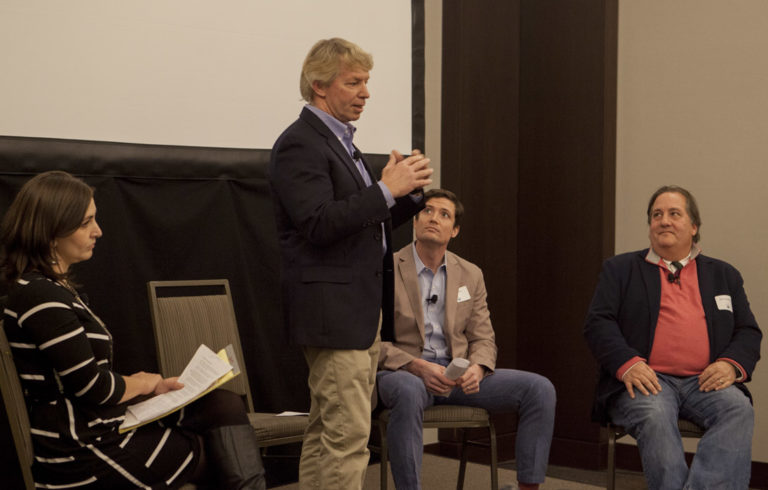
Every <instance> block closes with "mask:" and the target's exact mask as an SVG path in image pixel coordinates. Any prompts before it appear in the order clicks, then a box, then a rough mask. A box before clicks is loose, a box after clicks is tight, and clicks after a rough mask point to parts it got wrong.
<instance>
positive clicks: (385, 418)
mask: <svg viewBox="0 0 768 490" xmlns="http://www.w3.org/2000/svg"><path fill="white" fill-rule="evenodd" d="M389 416H390V410H388V409H383V410H381V411H380V412H379V413H378V416H376V417H374V418H373V421H372V422H373V426H374V427H378V428H379V437H380V440H381V446H380V447H375V446H371V450H372V451H374V452H378V453H380V455H381V484H380V488H381V490H386V489H387V473H388V465H389V454H388V450H389V449H388V446H387V423H388V422H389ZM423 425H424V428H425V429H471V428H476V427H487V428H488V435H489V436H490V446H491V490H498V488H499V477H498V468H497V466H498V459H497V452H496V429H495V428H494V426H493V421H491V418H490V416H489V415H488V412H487V411H486V410H485V409H482V408H476V407H464V406H460V405H436V406H432V407H429V408H427V409H426V410H424V424H423ZM470 445H479V446H484V445H485V444H480V443H477V442H474V441H470V440H468V439H467V432H466V430H463V431H462V442H461V460H460V462H459V478H458V481H457V483H456V488H457V489H458V490H462V489H463V488H464V475H465V473H466V468H467V446H470Z"/></svg>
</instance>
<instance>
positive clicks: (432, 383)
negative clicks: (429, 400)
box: [405, 359, 456, 395]
mask: <svg viewBox="0 0 768 490" xmlns="http://www.w3.org/2000/svg"><path fill="white" fill-rule="evenodd" d="M405 369H406V370H407V371H408V372H409V373H411V374H413V375H415V376H418V377H420V378H421V380H422V381H423V382H424V386H426V387H427V391H428V392H430V393H432V394H433V395H444V394H445V392H447V391H450V390H452V389H453V387H454V386H456V383H455V382H454V381H452V380H450V379H448V378H446V377H445V376H444V374H443V373H445V367H444V366H441V365H440V364H436V363H434V362H429V361H426V360H424V359H414V360H413V361H411V362H409V363H408V364H406V365H405Z"/></svg>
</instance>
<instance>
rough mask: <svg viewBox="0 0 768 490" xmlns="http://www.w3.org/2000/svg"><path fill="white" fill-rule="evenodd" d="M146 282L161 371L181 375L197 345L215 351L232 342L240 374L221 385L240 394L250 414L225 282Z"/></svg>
mask: <svg viewBox="0 0 768 490" xmlns="http://www.w3.org/2000/svg"><path fill="white" fill-rule="evenodd" d="M147 286H148V289H149V304H150V310H151V313H152V325H153V327H154V328H153V330H154V332H155V346H156V348H157V360H158V364H159V366H160V373H161V374H162V375H163V376H165V377H168V376H178V375H179V374H181V372H182V371H183V370H184V367H185V366H186V365H187V363H188V362H189V360H190V359H192V356H193V355H194V353H195V351H196V350H197V348H198V347H199V346H200V344H205V345H207V346H208V347H210V348H211V349H212V350H214V351H218V350H219V349H222V348H224V347H225V346H227V345H228V344H232V347H233V348H234V350H235V355H236V356H237V362H238V364H239V366H240V375H239V376H236V377H235V378H234V379H233V380H232V381H230V382H229V383H227V384H226V385H224V388H226V389H228V390H230V391H234V392H235V393H238V394H240V395H245V397H246V401H247V404H248V411H249V412H253V400H252V399H251V388H250V385H249V384H248V372H247V371H246V369H245V362H244V357H243V349H242V347H241V345H240V334H239V332H238V330H237V320H236V318H235V309H234V307H233V306H232V295H231V293H230V290H229V281H227V280H226V279H211V280H200V281H150V282H149V283H148V284H147Z"/></svg>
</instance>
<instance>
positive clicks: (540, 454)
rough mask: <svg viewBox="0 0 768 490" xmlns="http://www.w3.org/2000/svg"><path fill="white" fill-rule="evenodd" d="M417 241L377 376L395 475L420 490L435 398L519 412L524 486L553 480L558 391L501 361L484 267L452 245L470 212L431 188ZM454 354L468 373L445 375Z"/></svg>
mask: <svg viewBox="0 0 768 490" xmlns="http://www.w3.org/2000/svg"><path fill="white" fill-rule="evenodd" d="M424 201H425V208H424V209H423V210H422V211H421V212H420V213H419V214H417V215H416V217H415V219H414V223H413V228H414V232H415V236H416V241H415V242H414V243H413V244H411V245H408V246H406V247H405V248H403V249H401V250H400V251H399V252H397V253H396V254H395V257H394V259H395V261H394V266H395V339H396V341H395V342H382V343H381V354H380V357H379V372H378V374H377V383H378V388H379V397H380V398H381V400H382V403H383V404H384V405H385V406H386V407H387V408H390V409H391V410H392V414H391V417H390V419H389V424H388V426H387V438H388V439H389V447H390V451H389V454H390V462H391V465H392V475H393V477H394V480H395V485H396V486H397V488H398V490H404V489H419V488H421V482H420V472H421V458H422V452H423V441H422V420H423V414H424V409H425V408H427V407H429V406H431V405H440V404H450V405H469V406H475V407H482V408H485V409H486V410H488V411H490V412H509V411H517V412H518V414H519V422H518V432H517V439H516V443H515V454H516V457H517V472H518V473H517V475H518V484H519V486H520V488H521V489H529V488H538V486H539V484H540V483H542V482H543V481H544V476H545V472H546V468H547V460H548V458H549V446H550V443H551V441H552V429H553V425H554V419H555V389H554V387H553V386H552V383H550V382H549V380H548V379H547V378H545V377H543V376H540V375H538V374H534V373H529V372H525V371H517V370H514V369H495V368H496V343H495V340H494V333H493V327H492V326H491V318H490V313H489V312H488V305H487V303H486V296H487V294H486V290H485V282H484V280H483V273H482V271H481V270H480V268H478V267H477V266H476V265H474V264H472V263H470V262H468V261H466V260H464V259H462V258H461V257H459V256H457V255H455V254H453V253H451V252H448V251H447V248H448V242H449V241H450V240H451V238H453V237H455V236H456V235H458V233H459V223H460V220H461V217H462V214H463V212H464V209H463V206H462V204H461V202H460V201H459V200H458V198H457V197H456V195H455V194H454V193H452V192H450V191H447V190H442V189H436V190H431V191H429V192H427V193H425V195H424ZM455 358H463V359H467V360H468V361H469V367H468V368H467V370H466V372H465V373H464V374H463V375H462V376H460V377H459V378H456V379H455V380H452V379H449V378H448V377H446V376H445V370H446V367H447V366H448V365H449V364H450V363H451V360H453V359H455Z"/></svg>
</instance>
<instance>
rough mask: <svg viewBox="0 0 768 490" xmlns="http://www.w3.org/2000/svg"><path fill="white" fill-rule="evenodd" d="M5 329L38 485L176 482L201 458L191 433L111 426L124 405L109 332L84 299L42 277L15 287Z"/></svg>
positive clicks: (144, 485)
mask: <svg viewBox="0 0 768 490" xmlns="http://www.w3.org/2000/svg"><path fill="white" fill-rule="evenodd" d="M4 328H5V332H6V335H7V336H8V341H9V342H10V344H11V349H12V352H13V357H14V360H15V363H16V369H17V370H18V373H19V377H20V378H21V385H22V389H23V390H24V396H25V399H26V403H27V408H28V410H29V419H30V424H31V427H32V442H33V447H34V453H35V462H34V464H33V467H32V472H33V474H34V478H35V484H36V486H37V487H39V488H108V489H111V490H116V489H119V488H145V489H150V488H151V489H159V488H174V487H177V486H179V485H181V484H182V483H183V482H185V481H186V480H188V479H189V477H190V476H191V474H192V473H193V471H194V468H195V466H196V465H197V463H198V458H199V447H198V442H197V438H196V436H195V435H194V434H193V433H192V432H189V431H186V430H182V429H180V428H177V427H170V426H168V424H169V422H168V421H167V420H166V421H165V424H166V425H164V424H163V422H162V421H161V422H158V423H153V424H148V425H145V426H142V427H140V428H138V429H136V430H133V431H131V432H128V433H126V434H119V433H118V427H119V425H120V424H121V423H122V421H123V419H124V416H125V408H126V404H118V401H119V400H120V399H121V398H122V396H123V394H124V392H125V381H124V380H123V378H122V376H120V375H119V374H117V373H115V372H113V371H112V369H111V368H112V336H111V335H110V333H109V331H107V329H106V328H105V326H104V324H103V323H102V322H101V320H100V319H99V318H98V317H97V316H96V315H94V314H93V313H92V312H91V311H90V310H89V308H88V307H87V305H86V304H85V303H84V302H83V301H81V300H80V298H79V297H77V296H75V295H74V294H73V293H72V292H70V291H69V290H68V289H67V288H65V287H63V286H61V285H60V284H58V283H57V282H54V281H52V280H50V279H48V278H46V277H45V276H43V275H42V274H39V273H35V272H32V273H28V274H25V275H24V276H23V277H22V278H21V279H20V280H19V281H18V284H17V285H16V287H14V288H12V290H11V291H10V293H9V295H8V303H7V306H6V309H5V316H4Z"/></svg>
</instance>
